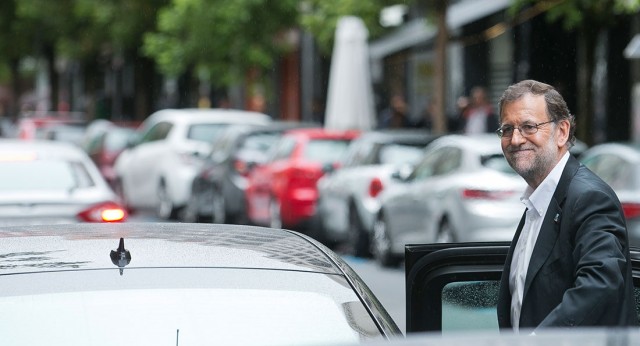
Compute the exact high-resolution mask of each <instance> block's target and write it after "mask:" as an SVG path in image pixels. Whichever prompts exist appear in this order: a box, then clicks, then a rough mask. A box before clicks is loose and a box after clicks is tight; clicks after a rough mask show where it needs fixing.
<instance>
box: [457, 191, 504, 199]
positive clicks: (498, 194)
mask: <svg viewBox="0 0 640 346" xmlns="http://www.w3.org/2000/svg"><path fill="white" fill-rule="evenodd" d="M514 193H515V192H514V191H490V190H478V189H464V190H462V197H463V198H468V199H494V200H495V199H505V198H508V197H509V196H511V195H513V194H514Z"/></svg>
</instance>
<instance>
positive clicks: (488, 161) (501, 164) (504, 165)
mask: <svg viewBox="0 0 640 346" xmlns="http://www.w3.org/2000/svg"><path fill="white" fill-rule="evenodd" d="M480 161H481V162H482V165H483V166H485V167H487V168H491V169H495V170H496V171H498V172H502V173H507V174H516V171H514V170H513V168H511V166H510V165H509V162H507V159H506V158H505V157H504V155H503V154H492V155H485V156H483V157H482V158H481V159H480Z"/></svg>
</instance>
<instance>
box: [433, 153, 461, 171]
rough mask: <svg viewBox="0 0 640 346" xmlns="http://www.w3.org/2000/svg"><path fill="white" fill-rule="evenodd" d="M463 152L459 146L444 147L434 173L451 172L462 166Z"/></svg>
mask: <svg viewBox="0 0 640 346" xmlns="http://www.w3.org/2000/svg"><path fill="white" fill-rule="evenodd" d="M461 157H462V152H461V150H460V149H458V148H443V149H442V152H441V154H440V157H439V158H438V160H437V161H436V162H435V165H434V169H433V175H445V174H449V173H451V172H453V171H455V170H456V169H458V167H460V158H461Z"/></svg>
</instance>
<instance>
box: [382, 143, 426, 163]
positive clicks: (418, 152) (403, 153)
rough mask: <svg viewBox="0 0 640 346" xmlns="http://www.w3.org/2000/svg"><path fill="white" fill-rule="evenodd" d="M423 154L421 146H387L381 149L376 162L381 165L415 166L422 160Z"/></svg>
mask: <svg viewBox="0 0 640 346" xmlns="http://www.w3.org/2000/svg"><path fill="white" fill-rule="evenodd" d="M423 153H424V151H423V148H422V147H421V146H413V145H405V144H387V145H383V146H381V147H380V150H379V151H378V155H377V156H378V157H377V160H376V161H377V162H378V163H380V164H393V165H401V164H406V163H410V164H414V163H416V162H418V160H420V158H421V157H422V154H423Z"/></svg>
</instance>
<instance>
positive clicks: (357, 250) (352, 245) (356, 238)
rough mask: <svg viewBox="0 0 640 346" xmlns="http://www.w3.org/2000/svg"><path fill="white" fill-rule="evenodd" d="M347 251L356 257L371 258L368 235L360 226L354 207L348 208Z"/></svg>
mask: <svg viewBox="0 0 640 346" xmlns="http://www.w3.org/2000/svg"><path fill="white" fill-rule="evenodd" d="M347 241H348V246H349V251H350V252H351V254H352V255H354V256H356V257H365V258H368V257H371V251H370V241H369V234H368V233H367V231H366V230H365V229H364V227H363V226H362V222H361V221H360V217H359V216H358V210H357V209H356V207H355V206H354V205H351V207H350V208H349V238H348V240H347Z"/></svg>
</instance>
